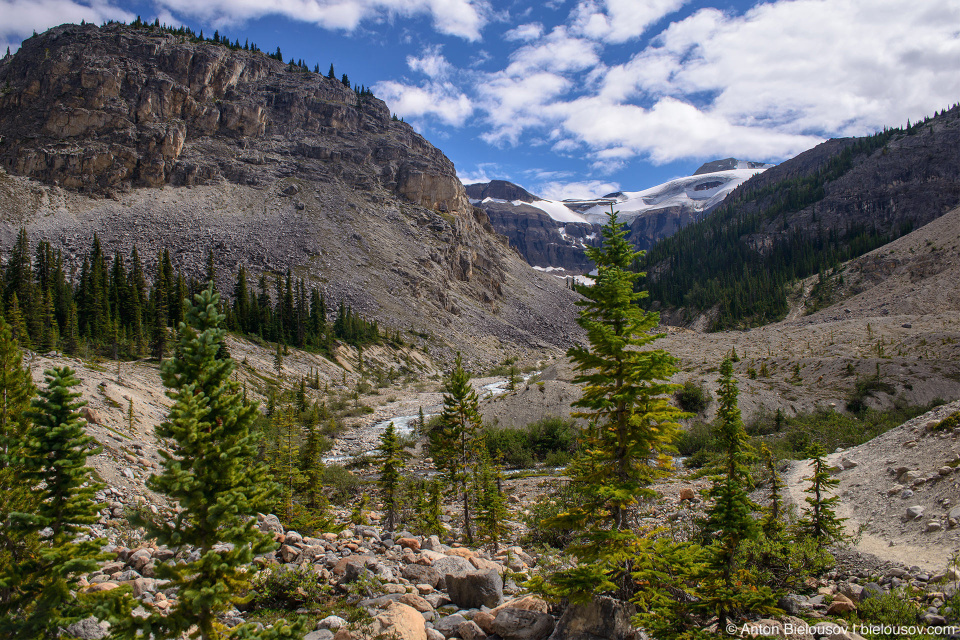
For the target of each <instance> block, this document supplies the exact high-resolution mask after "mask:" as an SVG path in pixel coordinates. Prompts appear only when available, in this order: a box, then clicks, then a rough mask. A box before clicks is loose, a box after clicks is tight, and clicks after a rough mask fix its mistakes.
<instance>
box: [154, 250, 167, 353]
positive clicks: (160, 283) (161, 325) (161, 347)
mask: <svg viewBox="0 0 960 640" xmlns="http://www.w3.org/2000/svg"><path fill="white" fill-rule="evenodd" d="M164 253H165V254H166V252H164ZM166 255H167V257H169V254H166ZM167 278H168V275H167V272H166V270H165V269H164V262H163V259H162V258H161V257H160V256H157V276H156V279H155V280H154V282H153V291H152V293H153V339H152V340H151V347H152V351H153V357H155V358H156V359H157V360H159V361H160V362H161V363H162V362H163V356H164V355H165V354H166V351H167V337H168V335H167V324H168V322H169V299H170V296H169V289H170V281H169V280H168V279H167Z"/></svg>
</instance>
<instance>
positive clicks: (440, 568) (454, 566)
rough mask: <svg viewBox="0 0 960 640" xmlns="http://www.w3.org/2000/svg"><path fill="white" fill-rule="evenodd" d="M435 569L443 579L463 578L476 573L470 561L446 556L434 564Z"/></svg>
mask: <svg viewBox="0 0 960 640" xmlns="http://www.w3.org/2000/svg"><path fill="white" fill-rule="evenodd" d="M433 568H434V569H436V570H437V573H439V574H440V577H442V578H446V577H447V576H457V577H462V576H465V575H467V574H468V573H471V572H472V571H474V568H473V565H472V564H470V561H469V560H467V559H466V558H461V557H459V556H444V557H442V558H440V559H438V560H437V561H436V562H434V563H433Z"/></svg>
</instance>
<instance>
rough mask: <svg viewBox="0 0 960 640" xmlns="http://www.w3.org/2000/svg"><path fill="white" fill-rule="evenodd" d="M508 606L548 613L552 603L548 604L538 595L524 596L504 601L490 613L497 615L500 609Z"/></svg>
mask: <svg viewBox="0 0 960 640" xmlns="http://www.w3.org/2000/svg"><path fill="white" fill-rule="evenodd" d="M507 607H510V608H511V609H523V610H524V611H539V612H540V613H546V612H547V611H548V610H549V609H550V605H548V604H547V601H546V600H544V599H542V598H538V597H537V596H524V597H522V598H516V599H514V600H510V601H508V602H504V603H503V604H502V605H500V606H499V607H497V608H495V609H494V610H493V611H491V612H490V613H492V614H493V615H497V612H498V611H500V610H501V609H506V608H507Z"/></svg>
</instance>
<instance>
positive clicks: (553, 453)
mask: <svg viewBox="0 0 960 640" xmlns="http://www.w3.org/2000/svg"><path fill="white" fill-rule="evenodd" d="M577 434H578V429H577V426H576V423H575V422H574V421H573V420H570V419H564V418H558V417H551V418H544V419H543V420H540V421H538V422H533V423H530V424H528V425H526V426H525V427H521V428H519V429H511V428H507V427H502V428H498V427H490V426H487V427H486V428H485V429H484V435H485V440H486V444H487V449H488V451H489V452H490V456H491V457H492V458H494V459H497V458H498V457H499V459H500V460H502V462H503V464H504V465H506V466H508V467H511V468H515V469H526V468H529V467H532V466H534V464H536V463H541V462H542V463H548V464H549V466H560V465H561V464H566V462H568V461H569V459H570V456H571V455H572V454H573V452H574V451H576V448H577ZM548 460H549V462H548Z"/></svg>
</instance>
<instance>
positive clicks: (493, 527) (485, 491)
mask: <svg viewBox="0 0 960 640" xmlns="http://www.w3.org/2000/svg"><path fill="white" fill-rule="evenodd" d="M480 440H481V441H480V442H478V443H477V450H478V451H479V455H478V457H479V460H478V462H477V464H476V465H475V466H474V474H473V478H474V479H473V482H474V487H475V488H474V494H475V495H476V503H477V533H478V537H479V538H480V540H483V541H484V542H487V543H489V544H490V545H491V546H492V547H493V549H494V551H499V550H500V543H501V542H502V541H503V540H504V539H505V538H506V537H507V536H508V535H509V533H510V526H509V525H508V524H507V516H508V515H509V514H508V512H507V499H506V496H505V495H504V493H503V488H502V487H503V474H502V472H501V470H500V465H499V464H495V463H494V462H493V460H491V459H490V451H489V450H488V448H487V444H486V442H483V440H484V439H483V438H481V439H480Z"/></svg>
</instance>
